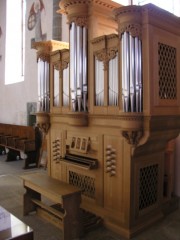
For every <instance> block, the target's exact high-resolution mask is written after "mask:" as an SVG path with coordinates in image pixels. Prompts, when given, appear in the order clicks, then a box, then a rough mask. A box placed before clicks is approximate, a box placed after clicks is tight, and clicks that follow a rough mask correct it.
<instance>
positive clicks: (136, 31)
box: [118, 23, 142, 39]
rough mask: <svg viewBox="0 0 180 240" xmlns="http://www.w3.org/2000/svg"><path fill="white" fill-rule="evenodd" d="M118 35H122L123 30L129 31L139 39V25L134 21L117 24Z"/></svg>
mask: <svg viewBox="0 0 180 240" xmlns="http://www.w3.org/2000/svg"><path fill="white" fill-rule="evenodd" d="M118 31H119V35H120V36H122V34H123V33H124V32H129V33H130V34H131V36H132V37H138V38H140V39H141V34H142V33H141V25H140V24H136V23H131V24H124V25H121V26H119V29H118Z"/></svg>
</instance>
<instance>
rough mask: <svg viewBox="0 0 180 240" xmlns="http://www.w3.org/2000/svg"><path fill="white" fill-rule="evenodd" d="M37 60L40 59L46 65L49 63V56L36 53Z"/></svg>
mask: <svg viewBox="0 0 180 240" xmlns="http://www.w3.org/2000/svg"><path fill="white" fill-rule="evenodd" d="M39 58H40V59H41V60H42V61H43V62H48V63H50V55H49V53H46V52H37V61H38V59H39Z"/></svg>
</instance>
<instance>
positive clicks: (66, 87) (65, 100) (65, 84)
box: [63, 66, 69, 106]
mask: <svg viewBox="0 0 180 240" xmlns="http://www.w3.org/2000/svg"><path fill="white" fill-rule="evenodd" d="M63 106H69V66H68V67H67V68H66V69H64V70H63Z"/></svg>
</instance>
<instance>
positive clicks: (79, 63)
mask: <svg viewBox="0 0 180 240" xmlns="http://www.w3.org/2000/svg"><path fill="white" fill-rule="evenodd" d="M82 33H83V32H82V27H80V26H77V103H78V111H79V112H80V111H81V101H82V83H83V82H82V81H83V75H82V63H83V48H82V46H83V42H82V36H83V35H82Z"/></svg>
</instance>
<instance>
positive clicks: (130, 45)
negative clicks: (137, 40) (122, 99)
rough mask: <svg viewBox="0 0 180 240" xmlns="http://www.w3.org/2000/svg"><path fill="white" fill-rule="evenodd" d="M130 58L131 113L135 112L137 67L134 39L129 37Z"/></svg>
mask: <svg viewBox="0 0 180 240" xmlns="http://www.w3.org/2000/svg"><path fill="white" fill-rule="evenodd" d="M129 57H130V59H129V60H130V65H129V69H130V84H129V87H130V109H131V112H134V110H135V109H134V104H135V101H134V94H135V82H134V80H135V78H134V77H135V66H134V63H135V61H134V60H135V59H134V38H133V37H132V36H131V35H129Z"/></svg>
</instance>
